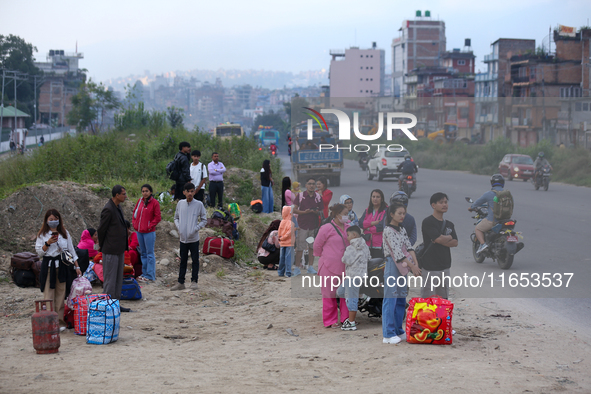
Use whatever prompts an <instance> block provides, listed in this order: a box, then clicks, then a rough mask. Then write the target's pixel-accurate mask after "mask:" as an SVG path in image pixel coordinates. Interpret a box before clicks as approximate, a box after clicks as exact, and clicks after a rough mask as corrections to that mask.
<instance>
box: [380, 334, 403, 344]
mask: <svg viewBox="0 0 591 394" xmlns="http://www.w3.org/2000/svg"><path fill="white" fill-rule="evenodd" d="M401 341H402V339H400V337H398V336H396V337H391V338H384V340H383V342H384V343H392V344H394V345H396V344H397V343H400V342H401Z"/></svg>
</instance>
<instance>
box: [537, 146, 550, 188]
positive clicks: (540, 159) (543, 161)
mask: <svg viewBox="0 0 591 394" xmlns="http://www.w3.org/2000/svg"><path fill="white" fill-rule="evenodd" d="M544 166H549V167H550V169H552V166H551V165H550V163H549V162H548V160H547V159H546V158H545V157H544V152H540V153H538V157H537V158H536V161H534V184H535V183H536V182H537V178H538V176H539V175H540V170H541V169H542V168H543V167H544Z"/></svg>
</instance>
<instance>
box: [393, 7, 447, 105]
mask: <svg viewBox="0 0 591 394" xmlns="http://www.w3.org/2000/svg"><path fill="white" fill-rule="evenodd" d="M398 31H399V36H398V37H397V38H394V39H393V40H392V93H393V95H394V96H395V97H401V96H402V95H403V94H404V93H405V92H406V90H407V89H406V86H405V83H404V76H405V75H406V74H408V73H409V72H411V71H412V70H414V69H416V68H419V67H438V66H440V65H441V55H442V54H444V53H445V50H446V49H445V22H443V21H435V20H432V19H431V13H430V11H425V16H424V17H422V16H421V11H417V13H416V18H415V19H414V20H405V21H403V22H402V27H401V28H400V29H399V30H398Z"/></svg>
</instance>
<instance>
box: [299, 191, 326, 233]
mask: <svg viewBox="0 0 591 394" xmlns="http://www.w3.org/2000/svg"><path fill="white" fill-rule="evenodd" d="M293 204H294V205H295V206H296V207H297V208H298V209H299V210H300V211H305V210H307V209H312V210H314V211H319V212H321V211H322V209H323V208H324V206H323V204H322V197H320V194H318V193H316V192H314V194H313V195H312V197H310V196H309V195H308V191H307V190H306V191H305V192H303V193H300V194H298V195H297V196H296V198H295V201H294V202H293ZM319 224H320V222H319V221H318V215H317V214H315V213H300V214H299V215H298V227H299V228H302V229H304V230H314V229H316V228H318V225H319Z"/></svg>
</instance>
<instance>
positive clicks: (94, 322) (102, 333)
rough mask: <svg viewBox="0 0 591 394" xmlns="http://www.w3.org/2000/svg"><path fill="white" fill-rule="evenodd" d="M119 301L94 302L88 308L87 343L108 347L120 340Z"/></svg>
mask: <svg viewBox="0 0 591 394" xmlns="http://www.w3.org/2000/svg"><path fill="white" fill-rule="evenodd" d="M120 315H121V310H120V308H119V300H111V299H101V300H96V301H92V303H91V304H90V306H89V307H88V321H87V326H86V343H90V344H94V345H106V344H108V343H111V342H115V341H117V339H119V318H120Z"/></svg>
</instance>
